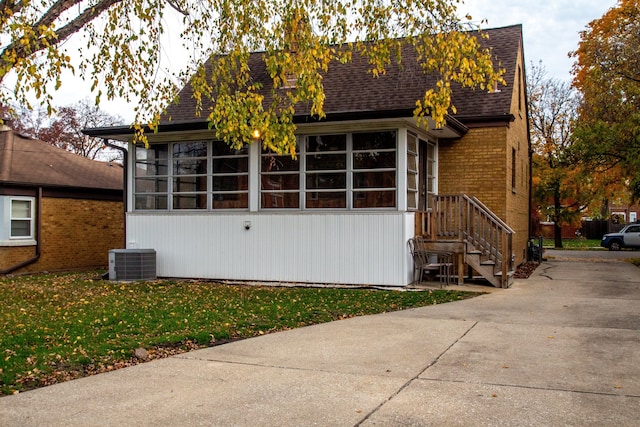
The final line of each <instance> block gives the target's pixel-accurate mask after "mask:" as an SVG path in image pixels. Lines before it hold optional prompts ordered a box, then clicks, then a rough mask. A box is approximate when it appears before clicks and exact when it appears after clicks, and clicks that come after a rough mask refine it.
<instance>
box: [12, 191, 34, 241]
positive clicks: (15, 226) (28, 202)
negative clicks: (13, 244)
mask: <svg viewBox="0 0 640 427" xmlns="http://www.w3.org/2000/svg"><path fill="white" fill-rule="evenodd" d="M10 204H11V214H10V223H11V227H10V232H9V237H10V238H11V239H32V238H33V200H32V199H11V201H10Z"/></svg>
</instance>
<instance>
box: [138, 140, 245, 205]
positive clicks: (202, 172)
mask: <svg viewBox="0 0 640 427" xmlns="http://www.w3.org/2000/svg"><path fill="white" fill-rule="evenodd" d="M135 165H136V167H135V177H134V201H135V209H136V210H186V209H189V210H206V209H247V208H248V207H249V154H248V150H247V148H246V147H245V148H243V149H240V150H235V149H232V148H230V147H229V146H228V145H227V144H225V143H223V142H220V141H186V142H173V143H168V144H152V145H151V146H150V147H149V148H148V149H146V148H143V147H137V148H136V161H135Z"/></svg>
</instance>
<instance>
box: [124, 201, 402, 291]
mask: <svg viewBox="0 0 640 427" xmlns="http://www.w3.org/2000/svg"><path fill="white" fill-rule="evenodd" d="M245 221H250V222H251V228H250V229H249V230H245V227H244V224H245ZM412 235H413V214H412V213H405V212H390V213H380V212H376V213H352V212H347V213H335V212H331V213H306V212H305V213H299V212H294V213H264V212H260V213H257V212H245V213H242V214H236V213H230V214H223V213H215V214H201V213H176V212H173V213H171V214H158V213H154V214H147V213H144V214H136V213H129V214H128V215H127V240H128V243H127V247H129V248H141V249H142V248H144V249H146V248H150V249H155V250H156V253H157V266H158V275H159V276H161V277H201V278H212V279H229V280H256V281H284V282H308V283H344V284H363V285H364V284H366V285H394V286H398V285H406V284H408V283H409V282H410V280H411V268H412V266H411V257H410V255H409V253H408V248H407V244H406V242H407V239H408V238H409V237H412Z"/></svg>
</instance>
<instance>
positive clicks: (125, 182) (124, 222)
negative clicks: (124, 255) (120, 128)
mask: <svg viewBox="0 0 640 427" xmlns="http://www.w3.org/2000/svg"><path fill="white" fill-rule="evenodd" d="M102 143H103V144H104V145H106V146H107V147H109V148H113V149H116V150H119V151H122V161H123V163H124V168H123V169H124V171H123V172H122V175H123V176H122V181H123V182H122V184H123V188H122V209H123V212H122V226H123V227H124V233H123V234H124V241H123V242H122V245H123V246H122V248H123V249H126V247H127V200H128V192H127V188H128V186H129V182H128V178H129V174H128V173H127V170H128V169H129V152H128V151H127V149H126V148H124V147H120V146H119V145H115V144H112V143H110V142H109V140H108V139H107V138H104V139H103V140H102Z"/></svg>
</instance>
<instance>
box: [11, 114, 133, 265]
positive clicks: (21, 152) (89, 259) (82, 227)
mask: <svg viewBox="0 0 640 427" xmlns="http://www.w3.org/2000/svg"><path fill="white" fill-rule="evenodd" d="M122 176H123V168H122V167H121V166H119V165H116V164H111V163H104V162H98V161H94V160H89V159H87V158H84V157H81V156H78V155H77V154H73V153H69V152H67V151H65V150H63V149H60V148H57V147H53V146H51V145H49V144H47V143H44V142H42V141H38V140H34V139H31V138H27V137H24V136H22V135H20V134H18V133H16V132H14V131H12V130H11V129H10V128H9V127H8V126H6V125H5V126H3V127H2V129H1V130H0V274H9V273H27V272H41V271H53V270H71V269H74V270H75V269H87V268H96V267H102V268H106V266H107V264H108V259H107V257H108V251H109V249H112V248H119V247H122V245H123V242H124V229H123V227H124V218H123V203H122V197H123V196H122V194H123V190H122V188H123V184H122V182H123V179H122Z"/></svg>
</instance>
